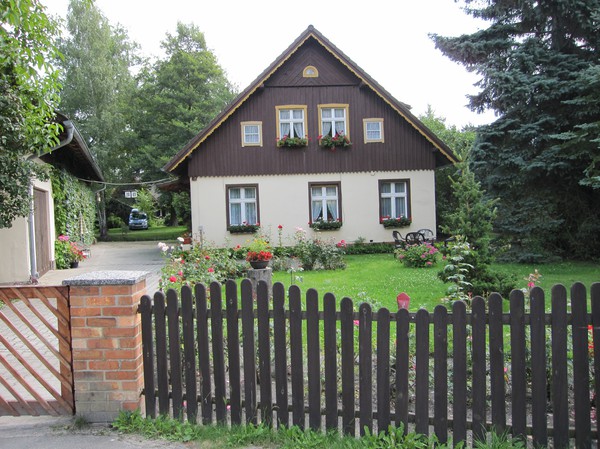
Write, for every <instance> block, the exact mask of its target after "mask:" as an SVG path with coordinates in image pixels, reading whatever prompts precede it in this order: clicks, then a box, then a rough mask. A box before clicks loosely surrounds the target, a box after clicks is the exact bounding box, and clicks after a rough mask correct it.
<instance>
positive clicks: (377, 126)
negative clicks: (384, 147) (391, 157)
mask: <svg viewBox="0 0 600 449" xmlns="http://www.w3.org/2000/svg"><path fill="white" fill-rule="evenodd" d="M363 125H364V134H365V143H371V142H383V119H382V118H366V119H363Z"/></svg>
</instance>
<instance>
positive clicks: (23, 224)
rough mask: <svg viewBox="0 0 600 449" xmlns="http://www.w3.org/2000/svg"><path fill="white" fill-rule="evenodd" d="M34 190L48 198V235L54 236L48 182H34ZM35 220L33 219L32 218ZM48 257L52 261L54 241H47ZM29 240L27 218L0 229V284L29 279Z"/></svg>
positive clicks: (50, 187) (52, 205)
mask: <svg viewBox="0 0 600 449" xmlns="http://www.w3.org/2000/svg"><path fill="white" fill-rule="evenodd" d="M33 185H34V188H36V189H38V190H41V191H44V192H46V194H47V197H48V211H47V213H48V214H49V216H48V217H46V221H47V223H48V226H49V228H50V229H49V235H50V236H53V235H54V213H53V211H54V201H53V199H52V185H51V183H50V181H40V180H34V183H33ZM34 219H35V218H34ZM48 244H49V245H50V248H49V251H50V257H51V260H52V261H54V239H53V238H51V239H49V242H48ZM30 245H31V242H30V238H29V218H28V217H18V218H16V219H15V220H14V221H13V223H12V226H11V227H10V228H6V229H0V247H1V248H2V253H3V254H4V257H0V284H10V283H22V282H28V281H29V280H30V278H31V252H30ZM53 263H54V262H53Z"/></svg>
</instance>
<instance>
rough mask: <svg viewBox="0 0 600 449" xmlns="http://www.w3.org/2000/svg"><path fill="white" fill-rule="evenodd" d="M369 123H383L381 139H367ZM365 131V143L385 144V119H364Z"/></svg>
mask: <svg viewBox="0 0 600 449" xmlns="http://www.w3.org/2000/svg"><path fill="white" fill-rule="evenodd" d="M367 123H381V139H367ZM363 131H364V138H365V143H375V142H381V143H384V142H385V140H384V134H383V119H382V118H364V119H363Z"/></svg>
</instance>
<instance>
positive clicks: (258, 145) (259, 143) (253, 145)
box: [241, 121, 263, 147]
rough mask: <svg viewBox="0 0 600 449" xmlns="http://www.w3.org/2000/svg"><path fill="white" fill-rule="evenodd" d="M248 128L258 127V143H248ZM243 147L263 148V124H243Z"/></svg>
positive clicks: (252, 122) (251, 122)
mask: <svg viewBox="0 0 600 449" xmlns="http://www.w3.org/2000/svg"><path fill="white" fill-rule="evenodd" d="M246 126H258V142H247V141H246V135H247V133H246ZM241 127H242V147H262V146H263V138H262V122H257V121H248V122H242V123H241Z"/></svg>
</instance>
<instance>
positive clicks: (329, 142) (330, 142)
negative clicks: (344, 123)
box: [319, 132, 352, 151]
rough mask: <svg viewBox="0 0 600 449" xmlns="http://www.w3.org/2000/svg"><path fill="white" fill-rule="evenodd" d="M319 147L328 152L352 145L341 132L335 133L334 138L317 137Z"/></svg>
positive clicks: (328, 136)
mask: <svg viewBox="0 0 600 449" xmlns="http://www.w3.org/2000/svg"><path fill="white" fill-rule="evenodd" d="M319 145H321V146H322V147H323V148H327V149H328V150H331V151H335V150H336V148H347V147H349V146H350V145H352V142H350V139H349V138H348V136H347V135H345V134H344V133H343V132H339V133H335V136H331V135H330V134H327V135H326V136H319Z"/></svg>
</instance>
